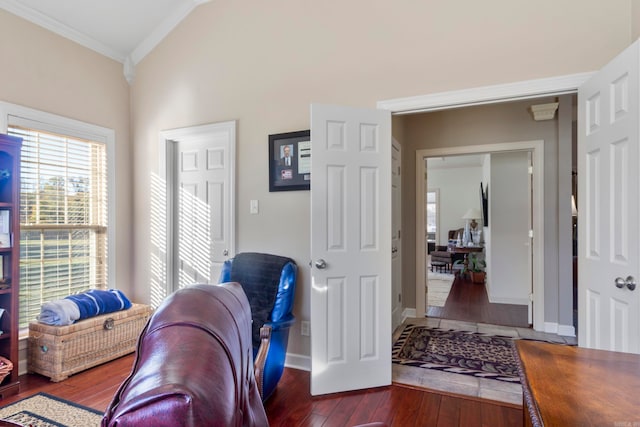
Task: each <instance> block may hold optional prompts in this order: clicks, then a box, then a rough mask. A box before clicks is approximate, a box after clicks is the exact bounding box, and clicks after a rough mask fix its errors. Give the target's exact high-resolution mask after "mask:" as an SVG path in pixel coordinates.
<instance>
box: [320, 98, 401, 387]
mask: <svg viewBox="0 0 640 427" xmlns="http://www.w3.org/2000/svg"><path fill="white" fill-rule="evenodd" d="M311 140H312V147H313V148H312V154H311V159H312V160H311V161H312V174H313V182H312V185H311V257H312V269H311V272H312V289H311V357H312V361H311V394H312V395H318V394H326V393H334V392H339V391H346V390H356V389H362V388H369V387H376V386H383V385H388V384H390V383H391V303H390V302H391V233H390V232H389V231H390V230H391V164H390V163H391V115H390V113H389V112H388V111H382V110H363V109H354V108H346V107H336V106H326V105H312V106H311Z"/></svg>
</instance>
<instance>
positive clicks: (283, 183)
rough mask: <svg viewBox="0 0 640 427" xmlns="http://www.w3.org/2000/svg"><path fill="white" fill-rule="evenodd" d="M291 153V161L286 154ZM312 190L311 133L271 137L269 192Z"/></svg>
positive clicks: (303, 131)
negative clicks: (286, 158)
mask: <svg viewBox="0 0 640 427" xmlns="http://www.w3.org/2000/svg"><path fill="white" fill-rule="evenodd" d="M286 150H288V151H289V161H285V152H286ZM310 189H311V131H310V130H300V131H296V132H286V133H276V134H273V135H269V191H270V192H273V191H299V190H310Z"/></svg>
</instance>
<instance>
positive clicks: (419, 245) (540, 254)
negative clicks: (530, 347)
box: [416, 140, 544, 330]
mask: <svg viewBox="0 0 640 427" xmlns="http://www.w3.org/2000/svg"><path fill="white" fill-rule="evenodd" d="M507 151H532V152H533V180H534V184H533V224H532V225H533V233H534V234H533V235H534V236H537V237H536V238H534V239H533V266H532V271H533V290H534V292H533V298H534V303H533V307H534V313H533V322H534V323H533V328H534V329H535V330H541V329H542V328H543V325H542V322H543V320H544V141H542V140H535V141H520V142H511V143H500V144H485V145H471V146H464V147H445V148H433V149H423V150H416V177H424V176H425V173H426V166H425V160H424V159H425V158H426V157H443V156H449V155H456V154H480V153H497V152H507ZM424 181H425V180H424V178H423V179H417V180H416V313H422V314H421V316H423V315H426V304H425V295H424V289H425V287H426V280H427V279H426V272H425V269H426V266H425V262H424V260H425V259H426V256H427V254H426V234H425V209H424V206H425V197H426V189H425V182H424ZM527 303H528V301H527V302H526V303H525V304H527Z"/></svg>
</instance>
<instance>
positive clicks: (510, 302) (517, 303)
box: [489, 296, 529, 305]
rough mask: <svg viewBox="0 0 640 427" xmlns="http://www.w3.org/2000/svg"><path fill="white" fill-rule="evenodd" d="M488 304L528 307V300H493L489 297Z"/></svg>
mask: <svg viewBox="0 0 640 427" xmlns="http://www.w3.org/2000/svg"><path fill="white" fill-rule="evenodd" d="M489 302H490V303H492V304H516V305H529V298H493V297H491V296H489Z"/></svg>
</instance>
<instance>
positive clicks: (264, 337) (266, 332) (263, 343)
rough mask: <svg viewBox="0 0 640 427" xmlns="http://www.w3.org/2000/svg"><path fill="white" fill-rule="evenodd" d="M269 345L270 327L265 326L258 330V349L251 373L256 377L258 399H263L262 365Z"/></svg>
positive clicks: (265, 360)
mask: <svg viewBox="0 0 640 427" xmlns="http://www.w3.org/2000/svg"><path fill="white" fill-rule="evenodd" d="M270 345H271V326H268V325H265V326H263V327H262V328H260V348H258V353H257V354H256V357H255V359H254V361H253V372H254V376H255V377H256V384H257V385H258V391H259V392H260V398H261V399H263V398H264V388H263V384H264V365H265V363H266V362H267V354H268V353H269V346H270Z"/></svg>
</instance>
